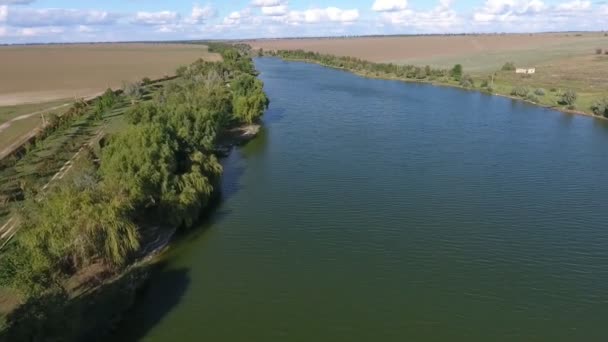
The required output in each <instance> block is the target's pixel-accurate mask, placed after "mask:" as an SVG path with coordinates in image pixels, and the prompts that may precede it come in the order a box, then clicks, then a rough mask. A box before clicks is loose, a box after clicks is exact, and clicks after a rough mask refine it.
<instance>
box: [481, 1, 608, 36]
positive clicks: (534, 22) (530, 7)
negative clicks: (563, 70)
mask: <svg viewBox="0 0 608 342" xmlns="http://www.w3.org/2000/svg"><path fill="white" fill-rule="evenodd" d="M600 9H601V7H599V8H598V10H600ZM473 21H474V24H476V25H484V26H486V27H487V28H488V29H489V28H492V29H493V30H494V31H498V30H504V31H508V32H523V31H548V30H576V29H585V30H594V29H595V30H597V29H598V28H601V26H600V27H598V26H597V25H598V24H600V25H601V22H602V19H601V14H599V13H598V12H597V11H595V12H594V10H593V6H592V3H591V2H590V1H581V0H574V1H569V2H562V3H558V4H556V5H547V4H545V3H544V2H542V1H540V0H487V1H486V2H485V3H484V6H483V7H481V8H480V9H477V10H476V11H475V12H474V13H473Z"/></svg>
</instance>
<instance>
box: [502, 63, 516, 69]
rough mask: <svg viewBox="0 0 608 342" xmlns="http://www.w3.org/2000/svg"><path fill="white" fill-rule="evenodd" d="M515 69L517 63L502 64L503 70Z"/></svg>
mask: <svg viewBox="0 0 608 342" xmlns="http://www.w3.org/2000/svg"><path fill="white" fill-rule="evenodd" d="M513 70H515V63H513V62H507V63H505V64H504V65H503V66H502V71H513Z"/></svg>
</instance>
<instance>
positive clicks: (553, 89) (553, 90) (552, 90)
mask: <svg viewBox="0 0 608 342" xmlns="http://www.w3.org/2000/svg"><path fill="white" fill-rule="evenodd" d="M549 91H550V92H552V93H555V92H556V91H557V88H551V89H549Z"/></svg>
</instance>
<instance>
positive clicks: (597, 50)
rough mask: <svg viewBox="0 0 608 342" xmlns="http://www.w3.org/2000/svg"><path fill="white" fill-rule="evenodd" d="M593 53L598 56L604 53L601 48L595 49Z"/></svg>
mask: <svg viewBox="0 0 608 342" xmlns="http://www.w3.org/2000/svg"><path fill="white" fill-rule="evenodd" d="M595 53H596V54H598V55H601V54H602V53H604V50H603V49H601V48H597V49H595Z"/></svg>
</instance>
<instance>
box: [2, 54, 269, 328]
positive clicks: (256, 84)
mask: <svg viewBox="0 0 608 342" xmlns="http://www.w3.org/2000/svg"><path fill="white" fill-rule="evenodd" d="M223 49H224V50H223V55H224V59H225V60H224V61H223V62H213V63H212V62H204V61H197V62H195V63H193V64H192V65H190V66H188V67H186V68H184V69H183V75H182V79H181V80H180V81H179V82H175V83H170V85H168V86H166V87H165V88H164V89H162V91H160V92H159V95H158V96H157V97H156V99H155V101H150V102H147V103H138V104H135V105H133V106H132V107H131V108H130V109H129V110H128V111H127V113H126V117H127V121H128V122H129V125H128V126H127V128H125V130H123V131H121V132H119V133H118V134H116V135H115V136H112V137H110V138H109V139H108V141H107V143H104V144H102V145H103V148H102V151H101V153H100V157H101V158H100V159H101V160H100V162H98V161H97V160H96V156H95V154H94V152H93V151H91V150H88V149H85V150H84V151H82V152H81V156H82V158H80V159H78V160H77V161H76V162H75V164H74V167H73V169H72V173H71V174H70V176H68V177H65V178H64V179H63V180H62V181H61V182H62V184H61V186H54V187H52V188H51V189H50V190H48V191H47V192H46V193H44V194H42V193H41V194H40V195H31V196H28V198H29V199H28V200H27V201H25V204H24V206H23V208H22V209H21V214H20V216H21V218H20V222H21V224H20V232H19V238H18V239H17V240H16V241H14V243H12V244H11V245H10V246H9V248H8V250H6V251H5V253H3V254H2V255H1V256H0V266H1V267H0V286H6V287H10V288H14V289H16V290H18V291H19V292H21V293H23V294H24V295H25V296H26V298H29V299H30V300H29V301H27V304H26V305H25V306H23V307H22V308H23V310H24V311H18V313H19V315H21V316H20V317H15V316H11V321H12V322H13V326H14V327H18V329H17V328H15V329H16V330H15V331H18V332H19V334H21V335H20V336H26V339H29V338H34V339H35V338H37V337H36V336H38V335H36V333H35V332H36V331H40V329H36V327H40V326H41V325H45V326H46V327H47V328H48V327H49V326H48V325H46V324H47V323H48V322H49V321H52V319H53V317H56V316H57V315H60V314H59V313H58V311H54V309H55V308H57V307H59V306H60V304H59V303H57V302H56V301H54V300H50V301H49V300H47V299H48V298H47V297H45V296H46V295H50V294H52V291H55V289H57V290H58V291H64V290H63V288H64V284H65V280H66V279H67V278H69V277H71V276H72V275H73V274H74V273H75V272H77V271H79V270H82V269H83V268H85V267H87V266H89V265H91V264H92V263H98V262H100V263H102V264H103V265H105V266H106V267H108V268H109V269H111V270H119V269H121V268H122V267H123V266H124V265H125V264H126V263H128V262H129V261H130V260H132V256H133V254H134V253H135V252H136V251H137V250H138V249H139V248H140V228H139V227H138V226H136V224H135V222H137V224H138V225H142V226H143V227H145V226H146V223H153V224H154V225H158V224H161V225H162V224H169V225H173V226H191V225H192V224H193V223H194V222H195V221H196V220H197V219H198V218H199V217H200V215H201V213H202V211H203V210H204V209H205V208H206V207H207V206H208V204H209V202H210V200H211V198H212V195H213V192H214V190H215V188H216V184H217V182H218V180H219V177H220V175H221V172H222V167H221V165H220V163H219V161H218V160H217V158H216V157H215V155H214V154H213V150H214V148H215V144H216V139H217V136H218V135H219V134H221V133H222V132H223V130H225V129H226V128H227V126H228V125H230V124H233V123H235V122H252V121H254V120H256V119H257V118H259V116H260V115H261V114H262V113H263V111H264V110H265V109H266V107H267V106H268V99H267V97H266V95H265V94H264V92H263V84H262V82H261V81H259V80H258V79H257V78H256V77H255V76H254V75H255V70H254V68H253V63H252V61H251V59H250V58H249V57H247V56H246V55H244V54H243V53H241V52H240V51H237V50H236V49H233V48H230V47H225V48H223ZM228 82H230V86H228ZM138 88H139V86H138ZM134 92H135V93H139V90H134ZM129 93H131V91H130V90H128V89H125V95H127V96H128V95H129ZM118 100H119V95H117V94H116V93H114V92H112V91H111V90H108V91H106V92H105V93H104V95H102V96H100V97H99V98H98V99H96V100H95V101H94V102H93V108H94V110H95V114H99V115H101V114H103V113H105V112H107V111H108V110H110V109H111V108H112V107H113V106H114V105H115V104H116V102H117V101H118ZM87 108H88V105H87V104H86V103H84V102H78V103H76V104H75V105H74V106H73V107H72V108H71V109H70V111H68V113H67V114H66V115H68V116H67V117H68V118H69V117H72V116H76V115H80V113H83V112H85V111H86V110H87ZM100 113H101V114H100ZM49 118H50V125H52V126H53V127H55V126H60V125H61V122H62V119H63V116H62V117H59V118H57V117H49ZM98 168H99V169H98ZM20 187H21V188H22V192H25V191H26V188H29V187H30V185H29V183H27V184H26V182H23V183H22V184H20ZM51 297H52V298H58V297H57V296H51ZM49 298H50V297H49ZM61 301H65V298H62V299H61ZM49 306H50V307H49ZM42 308H43V309H42ZM49 312H50V313H51V315H50V316H49V315H48V314H47V313H49ZM22 318H23V319H22ZM34 326H36V327H34ZM31 328H33V329H32V330H31V331H30V332H31V334H30V335H28V329H31ZM60 329H62V328H60ZM41 330H48V329H46V328H45V329H41ZM32 334H33V335H32Z"/></svg>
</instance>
